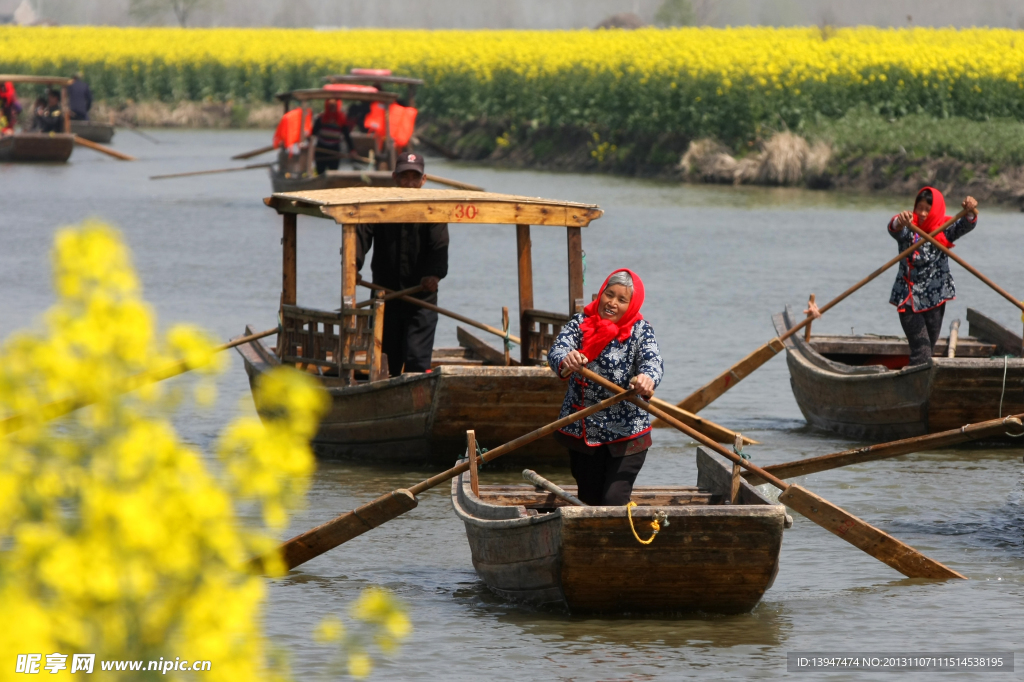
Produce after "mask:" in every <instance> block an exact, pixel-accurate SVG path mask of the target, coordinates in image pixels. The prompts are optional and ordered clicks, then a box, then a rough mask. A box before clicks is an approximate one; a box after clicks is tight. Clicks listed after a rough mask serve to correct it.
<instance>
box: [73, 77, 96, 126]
mask: <svg viewBox="0 0 1024 682" xmlns="http://www.w3.org/2000/svg"><path fill="white" fill-rule="evenodd" d="M90 109H92V91H91V90H89V84H88V83H86V82H85V81H84V80H82V74H81V73H76V74H75V77H74V78H73V79H72V80H71V85H69V86H68V110H70V112H71V118H72V119H73V120H76V121H88V120H89V110H90Z"/></svg>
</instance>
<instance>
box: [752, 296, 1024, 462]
mask: <svg viewBox="0 0 1024 682" xmlns="http://www.w3.org/2000/svg"><path fill="white" fill-rule="evenodd" d="M772 319H773V322H774V324H775V331H776V333H777V334H779V335H781V334H783V333H785V332H786V331H787V330H789V329H790V328H791V327H793V326H794V325H795V324H797V323H799V322H800V321H802V320H803V318H802V317H800V318H797V317H796V316H795V315H794V313H793V310H792V309H791V308H790V307H788V306H787V307H786V310H785V312H784V313H780V314H778V315H775V316H774V317H773V318H772ZM967 322H968V325H969V328H968V334H967V335H966V336H958V337H957V340H956V341H955V342H954V344H953V346H954V349H953V353H952V354H950V352H949V345H950V342H949V338H948V337H946V338H942V339H940V340H939V341H938V343H937V344H936V346H935V350H934V357H933V358H932V362H931V363H930V364H927V365H916V366H914V367H908V364H909V360H910V347H909V345H908V344H907V340H906V339H905V338H903V337H896V336H875V335H856V336H822V335H812V336H810V338H809V339H805V338H804V337H803V336H802V335H800V334H794V335H793V336H791V337H790V338H788V339H786V341H785V346H786V363H787V365H788V366H789V375H790V383H791V385H792V387H793V396H794V397H795V398H796V402H797V404H798V405H799V406H800V411H801V412H802V413H803V415H804V417H805V418H806V419H807V422H808V423H809V424H810V425H811V426H813V427H816V428H819V429H824V430H826V431H832V432H835V433H838V434H841V435H843V436H847V437H849V438H856V439H858V440H864V441H871V442H881V441H890V440H897V439H901V438H910V437H912V436H920V435H923V434H926V433H934V432H937V431H946V430H949V429H957V428H960V427H961V426H962V425H964V424H973V423H977V422H981V421H985V420H988V419H995V418H998V417H1003V416H1006V415H1015V414H1022V413H1024V357H1022V355H1024V349H1022V345H1024V344H1022V339H1021V336H1018V335H1017V334H1014V333H1013V332H1012V331H1010V330H1009V329H1006V328H1005V327H1003V326H1002V325H1000V324H999V323H997V322H995V321H994V320H992V319H990V318H988V317H986V316H985V315H982V314H981V313H979V312H978V311H976V310H974V309H971V308H968V309H967ZM996 440H997V441H1000V442H1001V441H1005V442H1007V443H1010V442H1013V443H1019V440H1014V439H1012V438H1011V437H1010V436H1006V437H1005V438H999V439H996ZM989 442H992V441H989Z"/></svg>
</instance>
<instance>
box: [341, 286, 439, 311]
mask: <svg viewBox="0 0 1024 682" xmlns="http://www.w3.org/2000/svg"><path fill="white" fill-rule="evenodd" d="M421 291H423V285H422V284H417V285H416V286H414V287H409V288H408V289H402V290H401V291H393V292H391V293H390V294H387V295H385V296H383V297H381V298H379V299H377V298H371V299H367V300H365V301H360V302H359V303H356V307H357V308H365V307H367V306H370V305H373V302H374V301H390V300H392V299H395V298H403V297H405V296H412V295H413V294H418V293H420V292H421Z"/></svg>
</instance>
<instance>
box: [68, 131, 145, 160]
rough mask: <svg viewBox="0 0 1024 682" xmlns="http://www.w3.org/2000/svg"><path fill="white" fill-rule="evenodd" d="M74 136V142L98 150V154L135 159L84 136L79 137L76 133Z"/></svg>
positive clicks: (121, 158)
mask: <svg viewBox="0 0 1024 682" xmlns="http://www.w3.org/2000/svg"><path fill="white" fill-rule="evenodd" d="M74 137H75V144H80V145H82V146H83V147H88V148H89V149H92V150H95V151H97V152H99V153H100V154H106V155H107V156H113V157H114V158H115V159H117V160H119V161H135V160H136V159H135V157H134V156H129V155H128V154H122V153H121V152H119V151H115V150H113V149H111V148H110V147H104V146H103V145H101V144H96V143H95V142H93V141H91V140H87V139H85V138H84V137H80V136H78V135H75V136H74Z"/></svg>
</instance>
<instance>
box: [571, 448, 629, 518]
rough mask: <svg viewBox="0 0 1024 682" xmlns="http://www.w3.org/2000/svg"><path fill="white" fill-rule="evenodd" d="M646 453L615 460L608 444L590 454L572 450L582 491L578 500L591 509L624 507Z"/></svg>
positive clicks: (572, 459)
mask: <svg viewBox="0 0 1024 682" xmlns="http://www.w3.org/2000/svg"><path fill="white" fill-rule="evenodd" d="M645 459H647V450H644V451H642V452H638V453H636V454H635V455H626V456H625V457H612V456H611V453H610V452H609V451H608V446H607V445H602V446H601V447H598V448H591V451H590V452H575V451H572V450H570V451H569V466H570V467H571V469H572V477H573V478H575V479H576V485H577V486H579V492H578V493H577V494H576V497H578V498H580V499H581V500H583V501H584V502H586V503H587V504H589V505H591V506H600V505H603V506H613V507H622V506H625V505H626V504H627V503H628V502H629V498H630V496H631V495H632V494H633V482H634V481H636V477H637V474H639V473H640V469H641V467H643V465H644V460H645Z"/></svg>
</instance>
